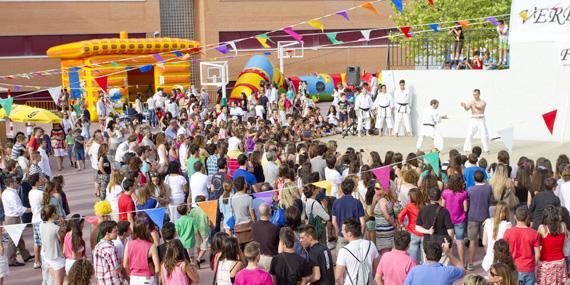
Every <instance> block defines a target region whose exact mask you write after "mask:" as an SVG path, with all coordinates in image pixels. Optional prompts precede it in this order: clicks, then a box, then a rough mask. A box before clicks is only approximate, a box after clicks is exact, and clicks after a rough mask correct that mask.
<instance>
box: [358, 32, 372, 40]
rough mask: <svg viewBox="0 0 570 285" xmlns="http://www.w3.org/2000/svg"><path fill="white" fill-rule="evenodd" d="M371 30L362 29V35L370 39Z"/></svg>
mask: <svg viewBox="0 0 570 285" xmlns="http://www.w3.org/2000/svg"><path fill="white" fill-rule="evenodd" d="M370 32H372V30H362V31H360V33H361V34H362V36H363V37H364V39H366V40H367V41H369V40H370Z"/></svg>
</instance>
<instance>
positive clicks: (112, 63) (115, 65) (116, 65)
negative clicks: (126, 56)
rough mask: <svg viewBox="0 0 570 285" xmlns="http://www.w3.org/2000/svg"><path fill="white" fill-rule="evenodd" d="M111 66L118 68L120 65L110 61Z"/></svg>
mask: <svg viewBox="0 0 570 285" xmlns="http://www.w3.org/2000/svg"><path fill="white" fill-rule="evenodd" d="M111 65H112V66H114V67H119V66H121V65H120V64H118V63H116V62H114V61H111Z"/></svg>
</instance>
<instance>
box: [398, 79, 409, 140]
mask: <svg viewBox="0 0 570 285" xmlns="http://www.w3.org/2000/svg"><path fill="white" fill-rule="evenodd" d="M394 101H395V103H396V104H395V105H394V113H395V117H396V121H395V123H394V136H398V133H399V132H400V126H401V124H402V121H404V127H405V129H406V135H408V136H412V124H411V121H410V113H411V111H412V94H410V90H408V89H407V88H406V81H404V80H400V88H397V89H396V91H394Z"/></svg>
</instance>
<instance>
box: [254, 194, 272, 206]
mask: <svg viewBox="0 0 570 285" xmlns="http://www.w3.org/2000/svg"><path fill="white" fill-rule="evenodd" d="M253 197H254V198H255V199H260V200H263V202H265V203H266V204H268V205H271V204H272V203H273V192H272V191H268V192H259V193H255V194H253Z"/></svg>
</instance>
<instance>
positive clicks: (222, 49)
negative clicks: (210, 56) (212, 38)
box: [216, 44, 230, 54]
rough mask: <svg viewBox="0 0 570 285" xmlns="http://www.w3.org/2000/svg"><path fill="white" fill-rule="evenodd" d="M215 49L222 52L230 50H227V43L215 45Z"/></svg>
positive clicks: (225, 52)
mask: <svg viewBox="0 0 570 285" xmlns="http://www.w3.org/2000/svg"><path fill="white" fill-rule="evenodd" d="M216 50H217V51H219V52H221V53H222V54H227V53H228V52H230V51H229V50H228V45H227V44H223V45H219V46H217V47H216Z"/></svg>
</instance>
